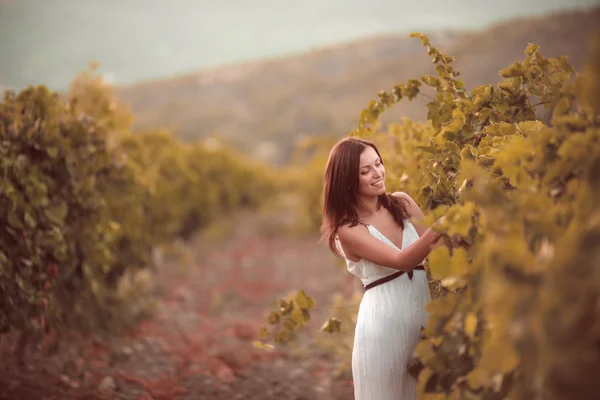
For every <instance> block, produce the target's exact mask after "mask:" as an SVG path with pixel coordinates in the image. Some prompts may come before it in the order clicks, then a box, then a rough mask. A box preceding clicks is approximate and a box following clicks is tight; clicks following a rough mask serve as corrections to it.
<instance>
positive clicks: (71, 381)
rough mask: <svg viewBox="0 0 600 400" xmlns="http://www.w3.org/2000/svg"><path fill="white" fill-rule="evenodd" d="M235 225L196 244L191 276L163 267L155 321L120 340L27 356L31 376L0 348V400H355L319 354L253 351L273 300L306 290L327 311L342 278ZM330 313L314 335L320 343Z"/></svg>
mask: <svg viewBox="0 0 600 400" xmlns="http://www.w3.org/2000/svg"><path fill="white" fill-rule="evenodd" d="M236 222H237V225H236V226H238V228H237V229H235V230H233V231H224V232H222V237H221V239H220V240H214V239H213V240H208V239H206V238H202V237H201V238H199V239H198V242H197V243H196V244H195V245H194V246H192V249H193V256H194V257H193V259H194V261H193V264H192V265H193V266H192V267H191V268H190V269H189V270H187V271H185V272H181V270H180V269H179V268H177V267H176V266H173V265H168V263H167V264H165V265H164V266H163V267H161V268H160V270H159V272H158V274H157V279H156V285H155V287H154V289H153V292H154V295H155V296H156V298H157V300H158V307H157V309H156V312H155V314H154V317H153V318H152V319H151V320H149V321H145V322H142V323H140V324H139V325H138V326H137V327H136V329H134V330H132V331H131V332H129V333H128V335H126V336H125V337H124V338H121V339H119V340H112V341H110V342H105V341H101V340H99V339H88V340H86V341H77V340H75V339H74V340H73V342H72V344H71V345H70V346H67V347H65V348H64V349H62V350H61V352H60V353H59V354H58V355H56V356H53V357H50V358H46V359H41V358H38V357H36V356H35V355H30V356H29V358H28V361H27V367H25V368H16V367H15V363H14V359H12V358H11V355H10V354H9V353H8V352H7V349H8V348H10V346H9V345H8V344H7V343H4V346H3V347H2V350H3V354H2V358H3V361H2V365H1V366H0V368H1V369H0V371H1V374H0V399H11V400H12V399H14V400H20V399H35V400H42V399H48V400H49V399H56V400H58V399H70V398H78V399H84V398H85V399H132V400H133V399H135V400H141V399H146V400H148V399H155V400H158V399H164V400H167V399H215V400H220V399H296V400H300V399H304V400H310V399H316V400H333V399H336V400H337V399H351V398H352V384H351V381H350V379H349V378H347V377H346V378H341V379H332V378H331V375H330V373H329V371H330V370H331V368H332V365H331V361H330V360H328V358H327V357H324V356H323V355H322V354H321V355H319V353H318V352H315V353H310V352H309V354H311V355H310V356H308V357H302V358H299V357H294V356H292V355H291V353H290V351H289V350H288V349H286V348H281V349H279V348H278V349H277V350H276V351H271V352H266V351H264V350H259V349H255V348H254V347H253V346H252V341H253V340H255V339H256V333H257V331H258V328H259V327H260V326H261V325H262V324H264V321H265V317H266V314H267V312H268V310H269V307H270V303H269V302H270V301H271V300H275V299H277V298H278V297H279V296H282V295H284V294H286V293H287V292H288V291H290V290H294V289H298V288H304V289H305V290H306V292H307V293H308V294H309V295H312V296H314V297H315V298H316V299H317V302H318V304H319V305H326V304H327V302H328V300H329V298H330V294H331V293H332V292H334V291H339V290H341V289H342V286H343V285H346V286H347V282H348V281H347V280H346V281H345V278H344V276H345V275H344V274H343V272H342V271H340V270H339V269H337V268H336V267H335V266H334V259H333V258H332V256H331V255H330V254H329V253H328V252H327V251H326V249H325V248H324V246H319V245H317V244H316V238H315V237H307V238H306V237H305V238H297V239H291V238H286V237H282V236H281V235H276V234H275V235H273V234H268V233H266V232H265V229H264V221H261V220H260V219H257V217H255V216H242V217H239V218H238V219H237V221H236ZM346 279H347V278H346ZM327 313H328V311H327V310H325V309H323V310H322V311H319V312H317V315H315V316H314V317H313V323H312V326H311V327H310V328H309V331H311V332H313V333H314V334H319V333H318V332H317V331H318V326H319V325H320V324H321V323H322V322H323V321H324V319H325V317H326V315H327ZM304 340H306V339H304ZM75 343H77V345H75Z"/></svg>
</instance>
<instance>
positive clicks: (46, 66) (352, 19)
mask: <svg viewBox="0 0 600 400" xmlns="http://www.w3.org/2000/svg"><path fill="white" fill-rule="evenodd" d="M599 3H600V0H503V1H491V0H488V1H485V0H417V1H415V0H360V1H359V0H293V1H292V0H210V1H207V0H101V1H97V0H96V1H92V0H0V85H2V86H4V87H14V88H20V87H22V86H24V85H26V84H29V83H45V84H48V85H49V86H50V87H52V88H61V87H64V86H65V85H67V84H68V83H69V82H70V81H71V80H72V79H73V77H74V76H75V74H76V73H77V72H78V71H79V70H81V69H84V68H86V66H87V64H88V62H90V61H99V62H100V65H101V70H102V71H103V72H104V73H106V74H108V76H110V77H111V78H112V79H113V80H114V81H115V83H130V82H135V81H139V80H146V79H152V78H156V77H164V76H170V75H175V74H179V73H183V72H189V71H195V70H199V69H202V68H205V67H210V66H217V65H222V64H228V63H232V62H237V61H242V60H249V59H258V58H263V57H272V56H277V55H283V54H290V53H297V52H301V51H306V50H309V49H311V48H313V47H315V46H322V45H326V44H331V43H335V42H338V41H345V40H351V39H356V38H360V37H365V36H368V35H374V34H382V33H393V32H408V31H411V30H428V31H429V30H435V29H445V28H480V27H482V26H485V25H487V24H489V23H490V22H494V21H500V20H503V19H506V18H511V17H514V16H518V15H532V14H540V13H544V12H548V11H550V10H555V9H560V8H574V7H582V6H590V5H594V4H599Z"/></svg>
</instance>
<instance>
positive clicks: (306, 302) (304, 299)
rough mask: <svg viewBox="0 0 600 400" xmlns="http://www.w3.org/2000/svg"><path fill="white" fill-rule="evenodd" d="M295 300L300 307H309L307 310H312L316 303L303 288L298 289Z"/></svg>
mask: <svg viewBox="0 0 600 400" xmlns="http://www.w3.org/2000/svg"><path fill="white" fill-rule="evenodd" d="M294 301H295V302H296V304H297V305H298V307H300V308H304V309H307V310H310V309H311V308H313V307H314V305H315V300H314V299H313V298H311V297H308V296H307V295H306V293H304V290H302V289H300V290H299V291H298V294H296V297H295V298H294Z"/></svg>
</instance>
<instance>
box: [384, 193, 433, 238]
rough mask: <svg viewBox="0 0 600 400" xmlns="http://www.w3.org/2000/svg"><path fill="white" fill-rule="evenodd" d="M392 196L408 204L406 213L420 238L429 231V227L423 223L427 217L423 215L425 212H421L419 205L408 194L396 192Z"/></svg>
mask: <svg viewBox="0 0 600 400" xmlns="http://www.w3.org/2000/svg"><path fill="white" fill-rule="evenodd" d="M392 196H394V197H396V198H398V199H401V200H404V202H405V203H406V204H407V206H406V211H407V213H408V216H409V217H410V220H411V222H412V224H413V225H414V227H415V229H416V230H417V233H418V234H419V236H422V235H423V234H424V233H425V231H426V230H427V226H426V225H424V224H423V223H422V221H423V220H424V219H425V215H424V214H423V211H421V208H420V207H419V205H418V204H417V203H416V202H415V201H414V200H413V199H412V198H411V197H410V196H409V195H408V194H407V193H404V192H395V193H392Z"/></svg>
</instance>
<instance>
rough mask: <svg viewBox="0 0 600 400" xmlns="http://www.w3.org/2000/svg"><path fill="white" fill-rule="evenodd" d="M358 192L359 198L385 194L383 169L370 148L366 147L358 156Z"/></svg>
mask: <svg viewBox="0 0 600 400" xmlns="http://www.w3.org/2000/svg"><path fill="white" fill-rule="evenodd" d="M358 190H359V192H360V194H361V196H367V197H370V196H379V195H382V194H384V193H385V168H384V167H383V164H382V163H381V159H380V158H379V156H378V155H377V152H376V151H375V149H373V148H372V147H371V146H367V147H366V148H365V149H364V150H363V152H362V153H361V155H360V164H359V166H358Z"/></svg>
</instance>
